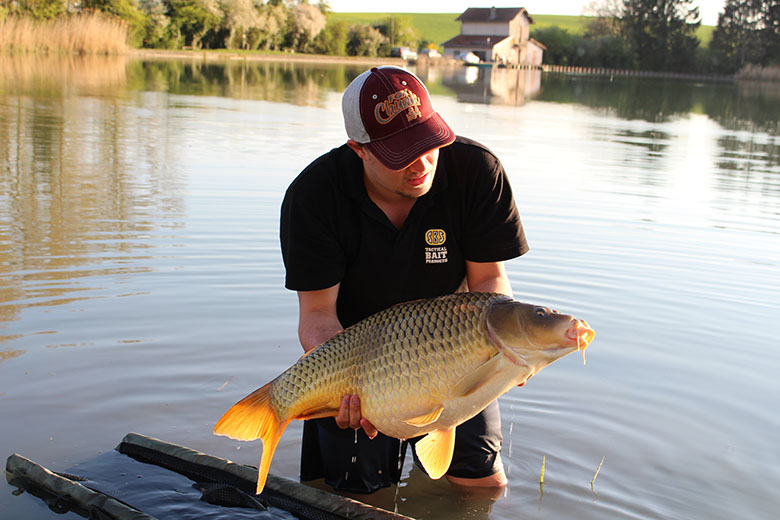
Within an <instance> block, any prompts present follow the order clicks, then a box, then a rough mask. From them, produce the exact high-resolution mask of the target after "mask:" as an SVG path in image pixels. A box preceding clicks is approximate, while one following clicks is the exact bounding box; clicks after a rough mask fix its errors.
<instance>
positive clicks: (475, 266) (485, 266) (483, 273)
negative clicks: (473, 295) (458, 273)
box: [466, 260, 512, 297]
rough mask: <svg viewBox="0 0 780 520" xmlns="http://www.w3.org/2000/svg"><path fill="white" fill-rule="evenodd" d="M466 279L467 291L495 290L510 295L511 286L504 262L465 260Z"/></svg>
mask: <svg viewBox="0 0 780 520" xmlns="http://www.w3.org/2000/svg"><path fill="white" fill-rule="evenodd" d="M466 281H467V282H468V284H469V291H473V292H495V293H501V294H506V295H507V296H509V297H511V296H512V286H511V285H510V284H509V277H508V276H507V274H506V269H505V268H504V262H469V261H468V260H466Z"/></svg>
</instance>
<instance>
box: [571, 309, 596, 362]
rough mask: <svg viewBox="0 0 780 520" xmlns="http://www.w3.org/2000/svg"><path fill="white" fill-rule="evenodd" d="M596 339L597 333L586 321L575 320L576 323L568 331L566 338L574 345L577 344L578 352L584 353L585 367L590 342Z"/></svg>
mask: <svg viewBox="0 0 780 520" xmlns="http://www.w3.org/2000/svg"><path fill="white" fill-rule="evenodd" d="M594 337H596V331H595V330H593V329H592V328H591V327H590V325H588V322H587V321H585V320H574V323H572V324H571V327H569V329H568V330H567V331H566V338H568V339H569V340H571V341H572V343H574V342H576V344H577V350H579V351H580V352H582V364H583V365H584V364H585V363H586V361H585V348H586V347H587V346H588V345H590V342H591V341H593V338H594Z"/></svg>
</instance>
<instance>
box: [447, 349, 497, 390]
mask: <svg viewBox="0 0 780 520" xmlns="http://www.w3.org/2000/svg"><path fill="white" fill-rule="evenodd" d="M503 363H504V356H503V354H496V355H495V356H493V357H492V358H490V359H488V360H487V361H485V362H484V363H482V364H481V365H480V366H478V367H477V368H475V369H474V370H472V371H471V372H469V373H468V374H466V375H465V376H463V377H462V378H461V380H460V381H458V382H457V383H456V384H455V386H454V387H452V395H454V396H458V397H465V396H467V395H469V394H472V393H473V392H475V391H476V390H477V389H479V387H481V386H482V385H484V384H485V383H487V382H488V381H490V377H491V376H492V375H494V374H495V373H496V372H498V371H499V370H500V369H501V365H502V364H503Z"/></svg>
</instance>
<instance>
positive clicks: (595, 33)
mask: <svg viewBox="0 0 780 520" xmlns="http://www.w3.org/2000/svg"><path fill="white" fill-rule="evenodd" d="M583 14H584V15H585V16H589V17H590V21H589V22H588V25H587V27H586V29H585V36H586V37H589V38H599V37H602V36H619V35H620V19H621V18H622V17H623V0H593V1H592V2H591V3H589V4H588V5H587V6H585V8H584V9H583Z"/></svg>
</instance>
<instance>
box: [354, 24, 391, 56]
mask: <svg viewBox="0 0 780 520" xmlns="http://www.w3.org/2000/svg"><path fill="white" fill-rule="evenodd" d="M385 41H386V38H385V36H384V35H383V34H382V33H381V32H379V31H378V30H377V29H374V28H373V27H371V26H370V25H364V24H359V25H353V26H351V27H350V28H349V37H348V39H347V54H348V55H350V56H378V55H379V47H380V46H381V45H382V44H383V43H384V42H385Z"/></svg>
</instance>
